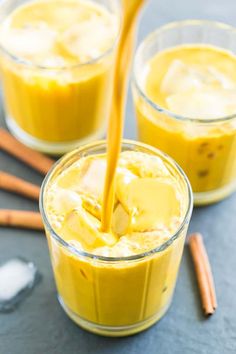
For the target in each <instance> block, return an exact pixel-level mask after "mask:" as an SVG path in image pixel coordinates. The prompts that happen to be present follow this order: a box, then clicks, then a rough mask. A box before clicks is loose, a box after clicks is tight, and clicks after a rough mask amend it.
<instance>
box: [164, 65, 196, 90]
mask: <svg viewBox="0 0 236 354" xmlns="http://www.w3.org/2000/svg"><path fill="white" fill-rule="evenodd" d="M201 86H202V74H201V73H199V72H196V71H195V70H193V69H192V68H191V67H190V66H188V65H186V64H185V63H183V62H182V61H181V60H173V62H172V63H171V65H170V66H169V68H168V70H167V73H166V75H165V76H164V79H163V81H162V84H161V91H162V92H163V93H165V94H168V95H171V94H175V93H178V92H184V91H186V90H189V89H190V88H201Z"/></svg>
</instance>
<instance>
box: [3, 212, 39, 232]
mask: <svg viewBox="0 0 236 354" xmlns="http://www.w3.org/2000/svg"><path fill="white" fill-rule="evenodd" d="M0 226H10V227H20V228H25V229H34V230H43V229H44V227H43V222H42V219H41V215H40V213H37V212H33V211H23V210H8V209H2V210H0Z"/></svg>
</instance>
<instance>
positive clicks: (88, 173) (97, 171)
mask: <svg viewBox="0 0 236 354" xmlns="http://www.w3.org/2000/svg"><path fill="white" fill-rule="evenodd" d="M87 161H88V163H87V166H85V167H84V169H83V171H82V174H81V176H80V179H79V190H80V191H81V192H84V193H86V194H88V195H92V196H94V197H95V198H100V197H101V195H102V193H103V188H104V183H105V176H106V160H105V158H91V159H88V160H87Z"/></svg>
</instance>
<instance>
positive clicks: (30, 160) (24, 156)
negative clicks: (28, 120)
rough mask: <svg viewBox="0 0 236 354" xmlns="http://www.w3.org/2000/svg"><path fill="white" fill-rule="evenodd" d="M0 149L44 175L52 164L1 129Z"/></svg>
mask: <svg viewBox="0 0 236 354" xmlns="http://www.w3.org/2000/svg"><path fill="white" fill-rule="evenodd" d="M0 149H2V150H4V151H6V152H7V153H9V154H10V155H12V156H14V157H16V158H17V159H19V160H21V161H23V162H24V163H25V164H27V165H29V166H30V167H33V168H34V169H35V170H37V171H39V172H40V173H42V174H44V175H45V174H46V173H47V172H48V171H49V170H50V168H51V167H52V165H53V164H54V161H53V160H52V159H50V158H49V157H47V156H44V155H43V154H41V153H40V152H36V151H34V150H32V149H30V148H28V147H26V146H25V145H23V144H22V143H20V142H19V141H18V140H16V139H15V138H14V137H13V136H12V135H11V134H9V133H8V132H7V131H6V130H4V129H3V128H0Z"/></svg>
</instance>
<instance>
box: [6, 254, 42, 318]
mask: <svg viewBox="0 0 236 354" xmlns="http://www.w3.org/2000/svg"><path fill="white" fill-rule="evenodd" d="M38 277H39V274H38V272H37V269H36V267H35V266H34V264H33V263H32V262H26V261H24V260H23V259H21V258H14V259H11V260H9V261H7V262H6V263H4V264H3V265H2V266H1V267H0V311H9V310H12V309H14V307H15V306H16V305H17V304H18V302H20V301H21V300H22V299H23V298H24V296H25V295H26V293H28V292H29V290H31V289H32V288H33V286H34V285H35V283H36V280H38Z"/></svg>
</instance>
